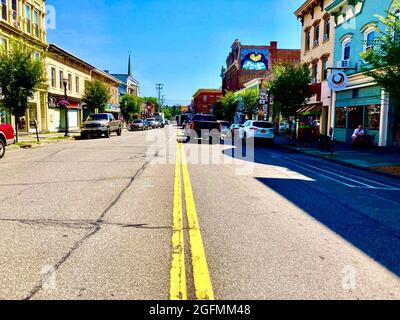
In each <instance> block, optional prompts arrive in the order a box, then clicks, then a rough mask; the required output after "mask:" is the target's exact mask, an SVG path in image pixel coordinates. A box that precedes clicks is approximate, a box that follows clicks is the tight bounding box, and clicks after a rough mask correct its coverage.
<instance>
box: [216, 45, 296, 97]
mask: <svg viewBox="0 0 400 320" xmlns="http://www.w3.org/2000/svg"><path fill="white" fill-rule="evenodd" d="M277 62H287V63H298V62H300V50H297V49H278V43H277V42H276V41H272V42H271V43H270V45H269V46H254V45H242V44H241V43H240V41H239V40H237V39H236V40H235V42H234V43H233V45H232V50H231V52H230V53H229V55H228V58H227V59H226V68H225V67H222V72H221V77H222V91H223V93H224V94H225V92H226V91H234V92H235V91H238V90H241V89H243V88H244V84H245V83H247V82H249V81H251V80H253V79H256V78H263V77H265V76H266V75H268V74H269V73H270V72H271V70H272V68H273V66H274V64H276V63H277Z"/></svg>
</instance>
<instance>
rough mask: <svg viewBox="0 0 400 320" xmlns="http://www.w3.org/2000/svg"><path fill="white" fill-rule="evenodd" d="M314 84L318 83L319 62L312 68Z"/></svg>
mask: <svg viewBox="0 0 400 320" xmlns="http://www.w3.org/2000/svg"><path fill="white" fill-rule="evenodd" d="M311 74H312V84H315V83H317V81H318V62H315V63H314V64H313V66H312V72H311Z"/></svg>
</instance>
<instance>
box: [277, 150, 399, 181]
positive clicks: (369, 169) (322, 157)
mask: <svg viewBox="0 0 400 320" xmlns="http://www.w3.org/2000/svg"><path fill="white" fill-rule="evenodd" d="M277 146H278V147H280V148H283V149H286V150H290V151H292V152H296V153H301V154H305V155H308V156H311V157H314V158H319V159H324V160H328V161H332V162H335V163H338V164H341V165H344V166H346V167H350V168H354V169H358V170H362V171H365V172H369V173H375V174H378V175H381V176H385V177H388V178H392V179H393V178H394V179H396V180H400V177H399V176H396V175H393V174H390V173H387V172H383V171H378V170H374V169H371V168H366V167H360V166H357V165H355V164H352V163H349V162H346V161H343V160H340V159H334V158H331V157H328V156H327V157H324V156H320V155H317V154H314V153H308V152H306V151H303V150H301V149H300V148H296V147H290V146H286V145H280V144H278V145H277Z"/></svg>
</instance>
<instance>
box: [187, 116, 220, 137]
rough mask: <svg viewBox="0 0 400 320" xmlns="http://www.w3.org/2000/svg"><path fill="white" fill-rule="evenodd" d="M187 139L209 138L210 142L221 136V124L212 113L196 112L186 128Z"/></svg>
mask: <svg viewBox="0 0 400 320" xmlns="http://www.w3.org/2000/svg"><path fill="white" fill-rule="evenodd" d="M185 136H186V141H187V142H189V141H190V140H191V139H197V140H199V142H200V140H203V139H209V141H210V143H212V142H213V141H216V140H217V139H218V141H219V139H220V138H221V124H220V123H219V122H218V121H217V118H215V117H214V116H212V115H208V114H196V115H194V116H193V119H192V121H191V123H190V125H188V126H186V128H185Z"/></svg>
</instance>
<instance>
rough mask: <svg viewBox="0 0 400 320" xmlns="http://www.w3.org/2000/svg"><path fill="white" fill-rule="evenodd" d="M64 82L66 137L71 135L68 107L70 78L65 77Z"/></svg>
mask: <svg viewBox="0 0 400 320" xmlns="http://www.w3.org/2000/svg"><path fill="white" fill-rule="evenodd" d="M63 84H64V100H65V103H64V106H65V135H64V136H65V137H69V119H68V107H69V103H68V100H67V98H68V97H67V85H68V79H63Z"/></svg>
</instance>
